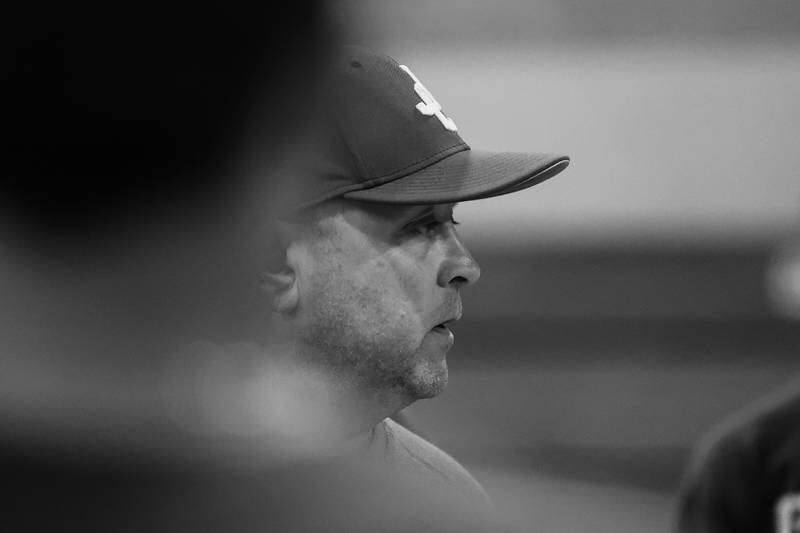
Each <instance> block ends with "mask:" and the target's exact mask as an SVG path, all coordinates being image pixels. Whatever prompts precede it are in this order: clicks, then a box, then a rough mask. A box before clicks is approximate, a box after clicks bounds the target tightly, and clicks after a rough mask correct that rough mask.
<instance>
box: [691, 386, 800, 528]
mask: <svg viewBox="0 0 800 533" xmlns="http://www.w3.org/2000/svg"><path fill="white" fill-rule="evenodd" d="M677 530H678V531H680V532H681V533H716V532H723V531H724V532H727V533H733V532H738V531H741V532H749V533H751V532H756V531H775V532H780V533H792V532H795V531H800V381H798V380H795V381H794V382H792V383H791V384H790V385H788V386H786V387H784V388H782V389H781V390H779V391H776V392H775V393H774V394H771V395H769V396H768V397H766V398H763V399H761V400H760V401H758V402H756V403H754V404H752V405H750V406H749V407H747V408H746V409H744V410H742V411H740V412H738V413H736V414H734V415H733V416H731V417H730V418H729V419H727V420H725V421H724V422H723V423H721V424H720V425H719V426H717V427H716V428H714V429H713V430H712V431H710V432H709V433H708V434H707V435H706V436H705V437H704V438H703V439H702V441H701V442H700V444H699V445H698V447H697V448H696V450H695V453H694V456H693V457H692V461H691V464H690V466H689V468H688V470H687V471H686V473H685V477H684V480H683V485H682V488H681V493H680V499H679V507H678V516H677Z"/></svg>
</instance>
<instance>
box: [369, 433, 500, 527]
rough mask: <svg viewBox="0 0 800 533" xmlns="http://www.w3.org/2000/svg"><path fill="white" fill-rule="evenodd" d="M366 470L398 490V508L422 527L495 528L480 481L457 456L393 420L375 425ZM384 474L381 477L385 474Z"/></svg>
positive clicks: (487, 497)
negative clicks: (459, 461) (372, 470)
mask: <svg viewBox="0 0 800 533" xmlns="http://www.w3.org/2000/svg"><path fill="white" fill-rule="evenodd" d="M365 458H366V464H367V465H369V466H368V468H374V469H375V470H374V471H376V472H381V473H382V474H381V477H382V478H383V479H385V480H387V483H389V484H390V486H391V487H392V489H393V492H394V490H396V493H394V494H393V497H394V498H395V500H394V501H395V503H396V506H397V509H404V512H405V513H406V514H404V515H403V517H404V518H406V519H407V518H409V517H413V520H412V522H414V521H418V522H419V523H420V526H421V527H425V528H427V529H426V530H431V528H438V529H434V530H439V531H458V530H460V531H487V530H492V529H494V528H493V527H492V524H494V520H495V517H494V506H493V505H492V503H491V500H490V499H489V496H488V495H487V494H486V491H484V489H483V488H482V487H481V485H480V484H479V483H478V481H476V480H475V478H474V477H473V476H472V475H471V474H470V473H469V472H467V470H466V469H465V468H464V467H463V466H461V465H460V464H459V463H458V462H457V461H456V460H455V459H453V458H452V457H450V456H449V455H448V454H447V453H445V452H443V451H442V450H440V449H439V448H437V447H436V446H434V445H433V444H431V443H430V442H428V441H427V440H425V439H423V438H422V437H420V436H419V435H416V434H415V433H413V432H412V431H410V430H408V429H406V428H405V427H403V426H402V425H400V424H398V423H397V422H395V421H393V420H391V419H388V418H387V419H385V420H384V421H382V422H381V423H379V424H378V425H377V426H375V428H374V429H373V433H372V439H371V441H370V443H369V446H368V449H367V450H366V453H365ZM384 476H385V477H384Z"/></svg>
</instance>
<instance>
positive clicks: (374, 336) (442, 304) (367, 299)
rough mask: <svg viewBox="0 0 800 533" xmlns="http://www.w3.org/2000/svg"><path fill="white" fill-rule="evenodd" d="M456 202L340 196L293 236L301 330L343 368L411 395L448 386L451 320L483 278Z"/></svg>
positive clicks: (366, 382)
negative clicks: (458, 224) (465, 293)
mask: <svg viewBox="0 0 800 533" xmlns="http://www.w3.org/2000/svg"><path fill="white" fill-rule="evenodd" d="M453 207H454V205H453V204H439V205H429V206H424V205H413V206H390V205H385V204H374V203H363V202H352V201H346V200H337V201H333V202H329V203H328V204H325V205H323V206H321V207H320V208H319V209H318V213H317V215H318V216H316V217H315V220H314V222H313V224H312V227H311V228H310V229H309V231H306V232H304V233H303V236H302V237H301V238H299V239H297V240H296V241H295V242H294V244H293V248H294V249H293V250H291V251H290V252H291V253H292V254H293V257H294V262H295V266H294V268H295V271H296V275H297V283H298V291H299V302H298V307H297V311H296V315H295V317H294V318H295V327H296V337H297V338H298V340H299V341H300V342H301V343H302V344H304V345H305V346H307V347H310V348H312V353H314V354H316V355H315V356H316V357H319V358H320V362H321V363H323V364H325V365H326V366H328V367H329V368H330V369H331V370H332V371H333V372H334V373H335V374H336V375H339V376H341V377H343V378H344V379H350V380H356V381H357V382H359V385H360V386H361V387H366V388H368V389H369V390H376V391H393V392H395V393H397V394H402V395H403V396H404V397H406V398H408V399H409V400H412V401H413V400H416V399H420V398H429V397H433V396H435V395H437V394H439V393H440V392H441V391H442V390H443V389H444V387H445V385H446V384H447V362H446V359H445V356H446V354H447V351H448V350H449V349H450V347H451V346H452V344H453V335H452V333H451V332H450V330H449V329H448V328H447V326H446V324H447V323H449V322H451V321H454V320H457V319H459V318H460V317H461V298H460V296H459V289H460V288H461V287H463V286H465V285H468V284H471V283H474V282H475V281H477V279H478V277H479V276H480V268H479V267H478V264H477V263H476V262H475V260H474V259H473V257H472V256H471V255H470V253H469V252H468V251H467V249H466V248H465V246H464V245H463V243H462V242H461V240H460V239H459V237H458V235H457V233H456V230H455V227H454V224H455V222H454V221H453V219H452V216H453Z"/></svg>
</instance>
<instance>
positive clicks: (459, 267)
mask: <svg viewBox="0 0 800 533" xmlns="http://www.w3.org/2000/svg"><path fill="white" fill-rule="evenodd" d="M480 277H481V267H480V266H479V265H478V262H477V261H475V258H474V257H472V254H471V253H469V250H467V247H466V246H464V243H463V242H461V239H460V238H459V236H458V234H456V232H455V229H454V228H452V227H451V228H450V231H449V232H448V234H447V239H446V242H445V258H444V261H442V266H441V268H440V269H439V275H438V278H437V280H436V281H437V283H438V284H439V286H441V287H448V286H455V288H457V289H460V288H461V287H464V286H467V285H472V284H473V283H475V282H476V281H478V278H480Z"/></svg>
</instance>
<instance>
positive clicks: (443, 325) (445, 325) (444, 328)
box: [432, 318, 458, 333]
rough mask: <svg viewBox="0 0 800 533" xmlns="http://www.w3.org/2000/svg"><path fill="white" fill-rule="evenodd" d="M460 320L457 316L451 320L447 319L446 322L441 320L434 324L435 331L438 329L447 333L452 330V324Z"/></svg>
mask: <svg viewBox="0 0 800 533" xmlns="http://www.w3.org/2000/svg"><path fill="white" fill-rule="evenodd" d="M456 320H458V319H457V318H451V319H450V320H445V321H444V322H440V323H438V324H436V325H435V326H433V328H432V329H433V331H438V332H440V333H446V332H448V331H450V327H449V326H450V324H452V323H453V322H455V321H456Z"/></svg>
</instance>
